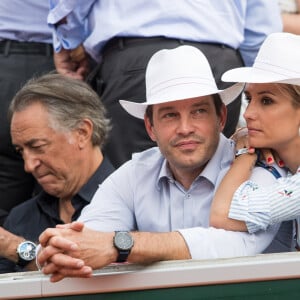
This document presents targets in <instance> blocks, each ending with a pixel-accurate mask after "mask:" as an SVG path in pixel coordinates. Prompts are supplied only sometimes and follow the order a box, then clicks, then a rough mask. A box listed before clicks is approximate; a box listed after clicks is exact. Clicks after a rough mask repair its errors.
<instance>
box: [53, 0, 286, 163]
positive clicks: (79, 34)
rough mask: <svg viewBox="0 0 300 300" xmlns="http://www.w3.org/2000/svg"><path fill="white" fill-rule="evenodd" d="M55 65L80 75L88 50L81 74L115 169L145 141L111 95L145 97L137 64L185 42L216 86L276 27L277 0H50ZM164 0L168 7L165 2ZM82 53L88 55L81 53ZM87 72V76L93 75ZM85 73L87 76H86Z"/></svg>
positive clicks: (235, 114)
mask: <svg viewBox="0 0 300 300" xmlns="http://www.w3.org/2000/svg"><path fill="white" fill-rule="evenodd" d="M50 2H51V10H50V14H49V17H48V22H49V24H50V25H51V26H52V27H53V29H54V47H55V52H56V53H55V55H54V58H55V65H56V69H57V71H58V72H59V73H61V74H64V75H67V76H75V77H76V78H84V76H85V74H87V72H88V71H87V69H86V66H87V60H88V55H89V56H91V57H92V58H93V59H94V60H95V61H96V62H97V63H98V65H97V67H96V69H95V70H93V72H92V74H90V76H89V77H88V78H87V80H91V78H93V77H94V80H93V85H94V88H95V89H96V90H97V92H98V94H99V95H101V98H102V101H103V103H104V105H105V106H106V107H107V109H108V113H109V116H110V117H111V119H112V124H113V130H112V134H111V138H110V141H109V143H108V144H107V147H106V149H107V155H108V156H109V158H110V159H111V161H112V163H113V164H114V165H115V166H116V167H118V166H120V165H121V164H122V163H124V162H125V161H127V160H128V159H130V158H131V155H132V153H134V152H138V151H142V150H145V149H147V148H149V147H151V146H153V145H155V143H153V141H151V139H149V136H148V135H147V133H146V131H145V128H144V124H143V122H142V121H141V120H139V119H133V118H131V117H130V116H129V115H128V114H126V112H125V111H124V110H122V108H121V106H120V105H119V103H118V100H119V99H130V100H131V101H134V102H139V101H141V99H145V97H146V91H145V69H146V66H147V63H148V61H149V59H150V57H151V56H152V55H153V54H154V53H155V52H156V51H158V50H160V49H166V48H169V49H171V48H175V47H178V46H179V45H182V44H187V45H193V46H195V47H197V48H199V49H200V50H201V51H203V53H204V54H205V55H206V56H207V58H208V61H209V62H210V64H211V66H212V71H213V74H214V76H215V79H216V81H217V85H218V87H219V88H227V87H229V86H230V85H231V84H230V83H225V82H221V80H220V78H221V75H222V74H223V73H224V72H225V71H227V70H228V69H231V68H236V67H240V66H244V64H246V65H247V66H251V65H252V63H253V61H254V58H255V56H256V54H257V51H258V49H259V47H260V45H261V44H262V42H263V41H264V39H265V37H266V36H267V35H268V34H270V33H272V32H278V31H281V30H282V26H281V18H280V13H279V8H278V4H277V3H276V2H274V1H265V0H249V1H240V0H228V1H219V0H210V1H206V0H186V1H182V0H173V1H172V4H170V1H168V0H152V1H146V0H135V1H132V0H85V1H76V0H73V1H70V0H59V1H58V0H51V1H50ZM170 5H171V7H170ZM87 54H88V55H87ZM94 75H95V76H94ZM90 77H91V78H90ZM239 113H240V98H237V99H236V100H235V101H232V103H231V104H230V105H229V106H228V118H227V124H226V126H225V129H224V130H223V131H224V133H225V135H226V136H231V134H233V133H234V131H235V129H236V125H237V122H238V119H239Z"/></svg>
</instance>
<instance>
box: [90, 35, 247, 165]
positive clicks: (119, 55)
mask: <svg viewBox="0 0 300 300" xmlns="http://www.w3.org/2000/svg"><path fill="white" fill-rule="evenodd" d="M182 44H186V45H192V46H195V47H197V48H199V49H201V50H202V51H203V53H204V54H205V55H206V56H207V58H208V60H209V62H210V64H211V67H212V71H213V74H214V76H215V78H216V82H217V84H218V87H219V88H221V89H223V88H225V87H228V86H230V85H231V84H229V83H225V82H221V80H220V78H221V76H222V74H223V73H224V72H225V71H226V70H228V69H231V68H235V67H240V66H243V61H242V58H241V56H240V53H239V51H237V50H234V49H232V48H229V47H226V46H224V45H220V44H202V43H192V42H186V41H182V40H175V39H174V40H172V39H166V38H161V37H156V38H146V39H143V38H142V39H139V38H124V39H123V38H116V39H113V40H111V41H110V42H108V44H107V45H106V46H105V48H104V50H103V60H102V63H101V66H100V68H99V69H98V73H97V75H96V78H95V81H94V87H95V89H96V90H97V92H98V94H99V95H100V96H101V98H102V101H103V103H104V105H105V106H106V108H107V110H108V113H109V117H110V118H111V119H112V124H113V130H112V133H111V136H110V140H109V143H108V144H107V146H106V148H105V152H106V154H107V155H108V157H109V158H110V160H111V161H112V163H113V164H114V166H115V167H118V166H120V165H121V164H122V163H124V162H125V161H127V160H129V159H130V158H131V155H132V153H133V152H139V151H142V150H145V149H147V148H149V147H151V146H154V143H153V142H152V141H151V140H150V138H149V137H148V135H147V133H146V130H145V127H144V122H143V121H142V120H139V119H136V118H134V117H132V116H131V115H129V114H128V113H127V112H126V111H125V110H124V109H123V108H122V107H121V106H120V104H119V102H118V100H119V99H125V100H130V101H136V102H144V101H146V94H145V70H146V66H147V63H148V61H149V59H150V57H151V56H152V55H153V54H154V53H155V52H157V51H158V50H161V49H164V48H169V49H170V48H175V47H177V46H179V45H182ZM240 106H241V99H240V98H238V99H236V100H235V101H234V102H232V103H231V104H230V105H229V106H228V117H227V119H228V120H227V124H226V127H225V129H224V133H225V135H226V136H230V135H232V134H233V132H234V131H235V129H236V125H237V123H238V119H239V114H240Z"/></svg>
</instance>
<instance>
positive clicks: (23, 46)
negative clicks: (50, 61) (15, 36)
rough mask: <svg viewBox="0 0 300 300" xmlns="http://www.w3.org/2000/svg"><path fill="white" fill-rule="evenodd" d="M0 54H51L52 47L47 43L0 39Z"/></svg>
mask: <svg viewBox="0 0 300 300" xmlns="http://www.w3.org/2000/svg"><path fill="white" fill-rule="evenodd" d="M0 54H3V55H4V56H8V55H10V54H37V55H45V56H52V54H53V47H52V45H51V44H47V43H35V42H18V41H13V40H3V41H0Z"/></svg>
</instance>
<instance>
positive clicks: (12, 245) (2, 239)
mask: <svg viewBox="0 0 300 300" xmlns="http://www.w3.org/2000/svg"><path fill="white" fill-rule="evenodd" d="M23 241H24V238H23V237H20V236H17V235H14V234H12V233H11V232H9V231H7V230H5V229H4V228H2V227H0V245H1V246H0V256H2V257H5V258H7V259H9V260H10V261H12V262H14V263H17V261H18V255H17V248H18V245H19V244H20V243H21V242H23Z"/></svg>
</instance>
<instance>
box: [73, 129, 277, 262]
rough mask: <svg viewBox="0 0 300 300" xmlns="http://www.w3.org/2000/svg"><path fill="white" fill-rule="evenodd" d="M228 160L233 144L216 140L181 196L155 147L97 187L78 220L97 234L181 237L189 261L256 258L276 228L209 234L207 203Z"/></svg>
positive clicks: (266, 180) (262, 175)
mask: <svg viewBox="0 0 300 300" xmlns="http://www.w3.org/2000/svg"><path fill="white" fill-rule="evenodd" d="M233 156H234V144H233V142H232V141H231V140H228V139H226V138H225V137H224V136H223V135H221V138H220V143H219V146H218V148H217V150H216V153H215V154H214V156H213V157H212V158H211V160H210V161H209V162H208V164H207V165H206V167H205V169H204V170H203V171H202V172H201V174H199V176H198V177H197V178H196V179H195V181H194V182H193V183H192V185H191V187H190V188H189V189H188V190H186V189H185V188H184V187H183V186H182V185H181V184H180V183H178V182H177V181H176V180H174V178H173V176H172V175H171V174H170V171H169V169H168V167H167V162H166V160H165V159H164V157H163V156H162V155H161V153H160V151H159V149H158V148H157V147H154V148H151V149H149V150H146V151H143V152H141V153H138V154H135V155H134V156H133V158H132V160H130V161H128V162H127V163H125V164H124V165H123V166H121V167H120V168H119V169H118V170H116V171H115V172H114V173H113V174H112V175H111V176H109V177H108V178H107V179H106V180H105V181H104V182H103V183H102V185H101V186H100V187H99V189H98V191H97V192H96V194H95V196H94V198H93V200H92V202H91V204H89V205H88V206H86V207H85V208H84V209H83V211H82V214H81V216H80V218H79V220H80V221H83V222H84V223H85V224H86V226H87V227H90V228H92V229H95V230H99V231H116V230H128V231H136V230H138V231H147V232H170V231H180V233H181V234H182V236H183V237H184V239H185V241H186V243H187V245H188V247H189V251H190V253H191V256H192V258H193V259H205V258H219V257H233V256H245V255H255V254H257V253H261V252H262V251H263V250H264V249H265V248H266V247H267V246H268V245H269V243H270V242H271V241H272V239H273V238H274V236H275V234H276V232H277V230H278V227H279V225H275V226H271V227H269V228H268V230H267V231H261V232H258V233H255V234H249V233H246V232H231V231H225V230H222V229H215V228H209V211H210V206H211V201H212V198H213V195H214V192H215V189H216V187H217V186H218V184H219V183H220V181H221V180H222V178H223V176H224V174H225V173H226V172H227V170H228V169H229V167H230V164H231V162H232V160H233ZM252 180H254V181H257V182H260V183H261V184H271V183H273V182H274V181H275V177H274V176H273V175H272V174H271V173H269V172H268V171H266V170H265V169H263V168H256V169H255V171H254V173H253V177H252Z"/></svg>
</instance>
